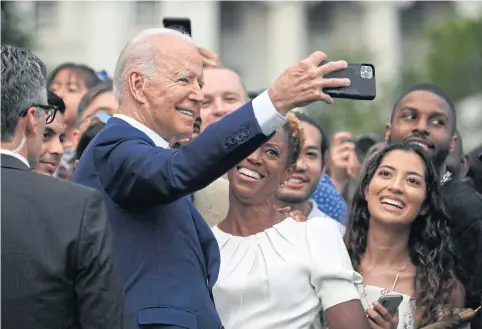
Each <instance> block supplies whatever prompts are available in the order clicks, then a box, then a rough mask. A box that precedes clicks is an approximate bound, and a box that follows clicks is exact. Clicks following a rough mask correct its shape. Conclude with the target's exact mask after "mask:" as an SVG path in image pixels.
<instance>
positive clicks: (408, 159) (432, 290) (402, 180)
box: [345, 144, 464, 329]
mask: <svg viewBox="0 0 482 329" xmlns="http://www.w3.org/2000/svg"><path fill="white" fill-rule="evenodd" d="M439 181H440V180H439V178H438V177H437V174H436V172H435V169H434V167H433V166H432V164H431V163H430V161H429V159H428V158H427V157H426V155H425V154H424V152H423V151H422V150H421V149H419V148H417V147H416V146H409V145H405V144H394V145H390V146H387V147H385V148H384V149H382V150H381V151H379V152H378V153H376V154H374V155H373V156H372V157H371V158H370V160H369V161H368V163H367V166H366V171H365V173H364V174H363V177H362V178H361V182H360V184H359V186H358V188H357V190H356V193H355V195H354V197H353V201H352V205H351V210H350V213H349V222H348V226H347V231H346V236H345V240H346V245H347V248H348V253H349V255H350V258H351V261H352V264H353V267H354V268H355V269H356V270H357V271H359V272H360V273H361V274H362V276H363V284H360V285H358V288H359V293H360V297H361V301H362V303H363V305H364V307H365V308H367V316H368V318H369V322H370V325H371V327H372V328H373V329H375V328H376V329H378V328H398V329H412V328H420V327H423V326H425V325H428V324H431V323H434V322H437V321H439V320H441V319H443V318H445V317H446V316H448V315H451V314H452V313H453V312H455V311H457V309H458V308H462V307H463V306H464V291H463V287H462V286H461V284H460V283H459V282H458V281H457V279H456V277H455V274H454V268H455V264H454V254H453V250H452V244H451V239H450V225H449V223H450V219H449V218H448V216H447V215H446V214H445V212H444V210H443V207H442V199H441V195H440V191H439V185H440V184H439ZM392 294H401V295H402V296H403V301H402V304H401V305H400V307H399V309H398V318H399V320H398V324H397V321H394V319H393V318H392V316H390V314H388V313H387V312H386V310H385V308H383V307H382V306H381V305H379V304H377V303H376V301H377V300H378V298H379V297H380V296H386V295H392ZM373 303H375V304H376V305H375V309H372V308H370V306H372V305H373ZM377 310H378V311H377Z"/></svg>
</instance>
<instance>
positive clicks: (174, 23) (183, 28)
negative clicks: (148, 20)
mask: <svg viewBox="0 0 482 329" xmlns="http://www.w3.org/2000/svg"><path fill="white" fill-rule="evenodd" d="M162 24H163V25H164V27H166V28H168V29H173V30H177V31H180V32H183V33H187V34H189V35H190V36H192V31H191V20H190V19H189V18H174V17H166V18H164V19H163V20H162Z"/></svg>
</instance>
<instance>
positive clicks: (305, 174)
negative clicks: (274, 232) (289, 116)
mask: <svg viewBox="0 0 482 329" xmlns="http://www.w3.org/2000/svg"><path fill="white" fill-rule="evenodd" d="M301 128H302V129H303V134H304V137H305V141H304V143H303V148H302V149H301V152H300V156H299V157H298V160H297V162H296V168H295V169H294V171H293V173H292V174H291V175H290V177H289V178H288V180H287V182H286V184H285V187H279V188H278V190H277V191H276V197H277V198H278V199H279V200H281V201H283V202H287V203H301V202H304V201H306V200H308V199H309V198H310V196H311V194H312V193H313V191H314V190H315V189H316V187H317V185H318V183H319V181H320V179H321V175H322V173H323V162H322V156H321V138H322V136H321V133H320V131H319V130H318V128H316V127H314V126H312V125H311V124H309V123H306V122H301Z"/></svg>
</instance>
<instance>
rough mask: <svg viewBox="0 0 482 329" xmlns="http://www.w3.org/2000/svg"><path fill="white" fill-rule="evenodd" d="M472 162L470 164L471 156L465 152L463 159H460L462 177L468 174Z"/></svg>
mask: <svg viewBox="0 0 482 329" xmlns="http://www.w3.org/2000/svg"><path fill="white" fill-rule="evenodd" d="M469 168H470V164H469V156H468V155H467V154H464V156H463V157H462V159H460V177H461V178H462V177H465V176H467V173H468V172H469Z"/></svg>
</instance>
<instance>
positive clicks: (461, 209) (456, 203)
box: [385, 84, 482, 328]
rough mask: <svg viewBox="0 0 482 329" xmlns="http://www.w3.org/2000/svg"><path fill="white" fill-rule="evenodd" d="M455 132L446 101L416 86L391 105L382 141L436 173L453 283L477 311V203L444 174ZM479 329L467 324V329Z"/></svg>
mask: <svg viewBox="0 0 482 329" xmlns="http://www.w3.org/2000/svg"><path fill="white" fill-rule="evenodd" d="M455 128H456V113H455V106H454V105H453V103H452V101H451V100H450V98H449V97H448V96H447V95H446V94H445V93H444V92H443V91H442V90H441V89H440V88H439V87H437V86H435V85H432V84H420V85H416V86H414V87H412V88H410V89H409V90H408V91H407V92H406V93H405V94H403V95H402V97H400V98H399V100H398V101H397V102H396V104H395V106H394V108H393V112H392V117H391V121H390V123H389V124H387V130H386V135H385V138H386V140H387V142H402V141H405V142H408V143H410V144H412V145H417V146H419V147H421V148H422V149H423V150H424V151H425V152H426V153H427V155H428V156H429V157H430V158H431V160H432V163H433V165H434V166H435V168H436V169H437V170H438V172H439V174H440V177H441V185H442V194H443V196H444V200H445V206H446V209H447V212H448V214H449V215H450V217H451V218H452V220H453V223H452V225H453V229H452V238H453V241H454V242H455V244H456V247H457V249H456V254H457V256H458V258H459V259H458V261H459V266H460V269H461V270H459V271H458V273H457V277H458V278H459V279H460V280H461V281H462V283H463V285H464V287H465V291H466V306H467V307H472V308H476V307H478V306H479V305H480V299H481V294H482V280H480V278H481V277H482V198H480V196H478V195H477V193H476V192H475V190H474V189H473V188H471V187H470V186H469V185H468V184H465V183H464V182H463V181H461V180H460V179H459V177H456V176H455V175H452V173H450V172H449V171H448V170H447V168H446V160H447V158H448V156H449V154H450V153H451V152H453V151H454V148H455V145H456V140H457V136H456V135H455ZM479 318H480V316H479ZM479 321H480V320H479ZM479 323H480V322H479ZM479 326H480V324H477V323H473V324H472V328H479Z"/></svg>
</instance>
